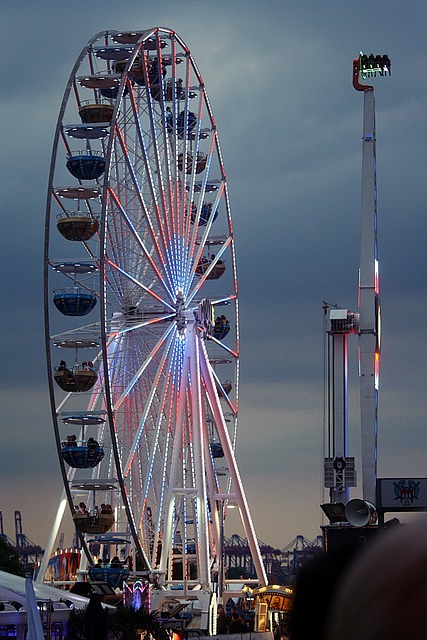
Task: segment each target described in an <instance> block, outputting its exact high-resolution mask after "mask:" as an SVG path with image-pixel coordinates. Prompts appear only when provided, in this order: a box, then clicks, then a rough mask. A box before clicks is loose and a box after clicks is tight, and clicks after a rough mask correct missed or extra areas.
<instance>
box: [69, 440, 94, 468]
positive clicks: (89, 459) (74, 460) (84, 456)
mask: <svg viewBox="0 0 427 640" xmlns="http://www.w3.org/2000/svg"><path fill="white" fill-rule="evenodd" d="M61 456H62V458H63V460H64V461H65V462H66V463H67V464H68V465H69V466H70V467H73V468H74V469H93V468H94V467H96V466H97V465H98V464H99V463H100V462H101V460H102V458H103V457H104V449H103V448H102V447H101V446H99V445H97V446H95V447H89V446H87V445H83V444H82V445H76V446H68V445H67V444H66V443H64V445H63V447H62V449H61Z"/></svg>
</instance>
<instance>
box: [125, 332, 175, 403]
mask: <svg viewBox="0 0 427 640" xmlns="http://www.w3.org/2000/svg"><path fill="white" fill-rule="evenodd" d="M174 329H175V326H174V325H173V324H171V326H170V327H168V329H166V331H165V333H164V335H163V336H162V337H161V338H160V340H159V341H158V342H157V344H156V346H155V347H154V349H153V350H152V351H151V353H150V355H149V356H148V358H147V359H146V360H145V361H144V362H143V364H142V365H141V366H140V367H139V368H138V371H137V372H136V373H135V375H134V376H132V379H131V381H130V382H129V384H128V386H127V387H126V389H125V390H124V391H123V393H122V394H121V395H120V397H119V398H118V400H117V401H116V402H115V404H114V406H113V410H114V411H117V410H118V408H119V407H120V405H121V404H122V403H123V402H124V400H125V398H126V397H127V396H128V395H129V393H130V391H131V390H132V388H133V387H134V386H135V384H136V382H137V381H138V380H139V379H140V377H141V376H142V375H143V373H144V372H145V371H146V369H147V367H148V366H149V365H150V364H151V362H152V361H153V359H154V357H155V356H156V354H157V352H158V351H159V349H160V348H161V347H162V346H163V345H164V343H165V341H166V340H167V338H168V337H169V336H170V334H171V333H172V332H173V331H174Z"/></svg>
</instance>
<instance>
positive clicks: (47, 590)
mask: <svg viewBox="0 0 427 640" xmlns="http://www.w3.org/2000/svg"><path fill="white" fill-rule="evenodd" d="M32 584H33V587H34V593H35V596H36V600H52V602H53V603H54V604H55V602H57V603H58V606H59V605H60V603H61V602H62V603H63V602H64V601H65V600H67V601H69V602H72V603H73V604H74V606H75V608H76V609H81V608H82V607H84V606H86V605H87V604H88V602H89V600H88V598H84V597H83V596H77V595H74V594H73V593H70V592H69V591H63V590H62V589H56V588H55V587H49V586H48V585H46V584H43V583H40V582H34V581H33V582H32ZM10 600H11V601H14V602H19V603H20V604H22V605H23V607H24V609H25V606H26V595H25V578H21V577H20V576H14V575H12V574H11V573H6V572H5V571H0V602H7V601H10Z"/></svg>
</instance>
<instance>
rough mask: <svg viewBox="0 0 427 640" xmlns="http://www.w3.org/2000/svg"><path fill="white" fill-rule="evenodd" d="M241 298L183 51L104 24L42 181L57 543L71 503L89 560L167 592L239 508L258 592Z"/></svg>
mask: <svg viewBox="0 0 427 640" xmlns="http://www.w3.org/2000/svg"><path fill="white" fill-rule="evenodd" d="M237 294H238V289H237V277H236V265H235V253H234V235H233V228H232V221H231V214H230V205H229V199H228V189H227V181H226V176H225V171H224V166H223V162H222V157H221V150H220V145H219V139H218V134H217V129H216V124H215V120H214V117H213V114H212V109H211V106H210V103H209V100H208V97H207V93H206V90H205V86H204V83H203V79H202V77H201V75H200V73H199V70H198V68H197V66H196V63H195V61H194V59H193V57H192V55H191V53H190V51H189V49H188V47H187V46H186V45H185V44H184V42H183V41H182V40H181V39H180V38H179V37H178V36H177V35H176V34H175V33H174V32H173V31H171V30H169V29H163V28H156V29H151V30H148V31H141V32H126V33H121V32H115V31H108V32H102V33H100V34H97V35H96V36H95V37H93V38H92V39H91V40H90V41H89V43H88V44H87V45H86V46H85V48H84V49H83V51H82V52H81V54H80V56H79V58H78V59H77V62H76V64H75V65H74V68H73V71H72V73H71V76H70V79H69V81H68V84H67V87H66V90H65V94H64V98H63V101H62V106H61V110H60V114H59V119H58V124H57V128H56V134H55V139H54V145H53V154H52V162H51V170H50V177H49V188H48V202H47V216H46V241H45V309H46V314H45V318H46V346H47V349H46V351H47V363H48V372H49V389H50V397H51V406H52V414H53V423H54V431H55V439H56V446H57V451H58V456H59V460H60V464H61V470H62V476H63V480H64V494H63V499H62V501H61V504H60V507H59V511H58V517H57V519H56V522H55V525H54V528H53V531H52V534H51V539H50V541H49V542H50V548H47V553H49V551H50V549H51V548H52V547H53V544H54V540H55V535H56V533H57V532H58V529H59V526H60V522H61V518H62V515H63V512H64V511H65V508H66V504H67V503H68V505H69V510H70V513H71V516H72V518H73V520H74V524H75V526H76V529H77V531H78V532H79V535H80V538H81V541H82V544H83V548H84V550H85V553H86V557H87V562H88V564H89V567H90V566H91V565H92V564H93V561H94V554H93V553H91V550H93V549H96V553H102V549H103V548H107V549H108V553H111V552H112V549H113V548H114V551H117V552H119V553H121V554H122V555H123V556H127V555H128V554H130V553H134V554H135V555H136V556H137V564H138V566H139V567H142V568H143V569H145V570H146V571H147V572H148V573H149V574H150V575H151V576H154V577H155V580H156V583H157V584H159V585H160V586H161V587H162V588H165V587H166V588H167V587H168V585H169V586H170V587H171V588H172V586H173V585H174V584H179V583H182V581H183V580H186V581H189V583H191V584H194V585H196V584H198V585H200V584H203V585H205V586H206V585H211V584H212V573H213V571H214V567H216V570H217V562H218V556H219V553H220V544H221V531H222V524H223V515H224V513H225V512H226V510H227V507H228V506H229V505H230V503H233V505H235V506H237V507H238V508H239V510H240V514H241V518H242V522H243V526H244V528H245V532H246V535H247V538H248V542H249V546H250V549H251V551H252V555H253V560H254V566H255V568H256V571H257V573H258V577H259V580H260V582H261V583H262V584H265V573H264V569H263V567H262V562H261V560H260V554H259V549H258V543H257V541H256V537H255V532H254V529H253V525H252V521H251V517H250V514H249V510H248V507H247V503H246V498H245V494H244V490H243V487H242V483H241V480H240V476H239V473H238V469H237V466H236V462H235V457H234V446H235V439H236V428H237V415H238V369H239V327H238V297H237ZM48 547H49V545H48ZM100 549H101V551H100ZM104 555H105V554H104ZM209 588H210V587H209Z"/></svg>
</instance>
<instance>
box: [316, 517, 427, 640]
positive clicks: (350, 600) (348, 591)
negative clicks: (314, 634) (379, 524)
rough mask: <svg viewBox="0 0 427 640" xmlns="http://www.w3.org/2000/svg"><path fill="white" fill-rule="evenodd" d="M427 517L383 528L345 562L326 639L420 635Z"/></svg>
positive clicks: (426, 621)
mask: <svg viewBox="0 0 427 640" xmlns="http://www.w3.org/2000/svg"><path fill="white" fill-rule="evenodd" d="M426 529H427V522H426V521H425V520H423V522H422V524H421V523H419V524H416V525H402V526H400V527H398V528H396V529H393V530H391V531H386V532H385V533H384V534H383V535H382V536H381V537H379V538H378V539H377V540H375V541H374V542H372V543H371V544H369V545H367V546H366V549H365V550H364V551H363V553H361V554H360V555H359V556H358V557H357V560H356V562H354V563H353V564H352V565H350V567H349V570H348V571H347V572H346V574H345V576H344V578H343V580H342V582H341V584H340V586H339V588H338V589H337V592H336V597H335V599H334V602H333V604H332V607H331V612H330V618H329V625H328V634H327V637H328V640H342V638H346V640H382V639H383V638H384V640H385V639H387V640H398V639H399V638H402V637H404V638H405V640H419V638H423V637H425V630H426V628H427V607H426V606H425V603H426V602H427V580H426V566H427V535H426Z"/></svg>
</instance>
